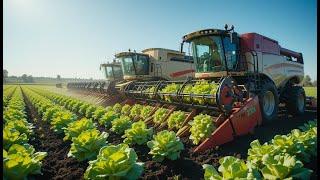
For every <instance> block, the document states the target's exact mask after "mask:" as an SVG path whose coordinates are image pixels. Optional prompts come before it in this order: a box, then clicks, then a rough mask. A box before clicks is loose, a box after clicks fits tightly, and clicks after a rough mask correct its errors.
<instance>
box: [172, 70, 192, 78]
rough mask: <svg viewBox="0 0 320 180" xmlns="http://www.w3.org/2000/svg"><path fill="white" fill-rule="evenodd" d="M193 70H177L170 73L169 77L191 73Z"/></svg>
mask: <svg viewBox="0 0 320 180" xmlns="http://www.w3.org/2000/svg"><path fill="white" fill-rule="evenodd" d="M193 72H194V69H187V70H184V71H177V72H174V73H171V74H170V76H171V77H178V76H182V75H185V74H189V73H193Z"/></svg>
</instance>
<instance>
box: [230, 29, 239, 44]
mask: <svg viewBox="0 0 320 180" xmlns="http://www.w3.org/2000/svg"><path fill="white" fill-rule="evenodd" d="M230 41H231V44H237V43H238V34H237V33H236V32H233V33H230Z"/></svg>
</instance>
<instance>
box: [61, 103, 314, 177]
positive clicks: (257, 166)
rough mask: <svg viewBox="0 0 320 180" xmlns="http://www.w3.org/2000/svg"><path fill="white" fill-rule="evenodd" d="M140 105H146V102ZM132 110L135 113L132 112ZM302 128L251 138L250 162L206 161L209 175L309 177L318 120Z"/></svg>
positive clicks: (206, 174)
mask: <svg viewBox="0 0 320 180" xmlns="http://www.w3.org/2000/svg"><path fill="white" fill-rule="evenodd" d="M66 105H68V102H66ZM137 106H138V107H139V105H134V106H133V107H137ZM133 107H132V108H131V110H132V109H133ZM116 109H117V108H116ZM137 109H143V106H140V107H139V108H137ZM136 111H137V110H136V109H134V111H132V112H130V113H125V112H129V108H128V109H125V110H124V111H122V112H123V114H127V115H129V116H131V117H133V118H136V115H137V114H142V112H136ZM132 114H133V115H134V116H132ZM203 116H205V115H202V117H199V116H198V117H197V118H194V120H193V121H192V123H193V124H196V125H200V124H201V123H200V122H197V119H198V120H199V121H200V120H202V121H203V120H205V119H207V121H209V122H210V117H203ZM138 119H139V118H138ZM192 123H191V124H192ZM208 124H209V123H208ZM193 127H195V126H193ZM198 129H199V128H198ZM300 129H301V130H302V131H301V130H299V129H294V130H292V132H291V133H290V134H288V135H276V136H275V137H274V138H273V139H272V140H271V141H270V143H265V144H263V145H261V144H260V143H259V141H258V140H255V141H253V142H251V148H250V149H249V150H248V160H247V163H245V162H244V161H243V160H240V159H238V158H236V157H232V156H227V157H224V158H221V159H220V164H221V165H220V167H219V169H218V170H219V172H220V173H218V172H217V171H216V170H215V169H214V167H213V166H210V165H204V166H203V167H204V169H205V172H206V173H205V179H212V178H213V179H222V178H225V179H227V178H246V179H262V178H264V179H277V178H280V179H283V178H301V179H308V178H309V177H310V174H311V172H312V171H311V170H309V169H306V168H304V167H303V163H302V162H306V163H308V162H309V160H310V158H312V157H314V156H316V155H317V153H316V152H317V143H316V140H317V124H316V121H309V122H308V124H305V125H304V126H303V127H300ZM203 132H205V131H203Z"/></svg>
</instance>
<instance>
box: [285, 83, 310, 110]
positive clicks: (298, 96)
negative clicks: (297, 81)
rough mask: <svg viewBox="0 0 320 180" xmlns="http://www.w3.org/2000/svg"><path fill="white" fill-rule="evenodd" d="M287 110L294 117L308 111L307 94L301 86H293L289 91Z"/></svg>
mask: <svg viewBox="0 0 320 180" xmlns="http://www.w3.org/2000/svg"><path fill="white" fill-rule="evenodd" d="M287 93H288V97H289V98H287V100H286V108H287V110H288V113H289V114H291V115H294V116H299V115H302V114H303V113H304V111H305V109H306V93H305V92H304V89H303V88H302V87H301V86H292V87H291V88H290V89H288V91H287Z"/></svg>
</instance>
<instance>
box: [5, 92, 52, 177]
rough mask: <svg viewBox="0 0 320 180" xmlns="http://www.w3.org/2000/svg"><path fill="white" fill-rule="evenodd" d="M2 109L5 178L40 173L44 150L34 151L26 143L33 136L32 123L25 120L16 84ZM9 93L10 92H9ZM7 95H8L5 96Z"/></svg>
mask: <svg viewBox="0 0 320 180" xmlns="http://www.w3.org/2000/svg"><path fill="white" fill-rule="evenodd" d="M9 90H10V91H11V90H12V91H13V94H12V97H11V98H10V100H8V102H7V106H6V107H5V108H4V111H3V124H4V127H3V148H4V149H3V166H4V171H3V172H4V178H5V179H24V178H26V177H27V176H28V175H29V174H41V166H42V162H41V160H42V159H43V158H44V157H45V156H46V155H47V153H46V152H35V149H34V148H33V146H32V145H30V144H28V141H29V139H31V138H33V137H32V136H33V128H34V127H33V125H32V124H31V123H29V122H28V121H27V116H26V112H25V103H24V100H23V96H22V92H21V88H20V87H19V88H17V87H16V86H15V87H13V88H10V89H7V91H6V93H8V91H9ZM9 94H10V92H9ZM6 97H8V96H6Z"/></svg>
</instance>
